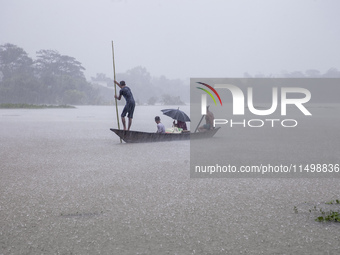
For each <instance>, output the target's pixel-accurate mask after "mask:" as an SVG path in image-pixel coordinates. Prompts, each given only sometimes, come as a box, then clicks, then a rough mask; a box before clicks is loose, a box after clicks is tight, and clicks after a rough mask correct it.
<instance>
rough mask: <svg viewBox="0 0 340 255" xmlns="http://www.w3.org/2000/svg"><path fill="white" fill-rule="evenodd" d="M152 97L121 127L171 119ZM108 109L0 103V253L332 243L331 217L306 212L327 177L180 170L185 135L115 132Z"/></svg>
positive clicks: (327, 194) (327, 191)
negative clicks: (133, 136) (2, 106)
mask: <svg viewBox="0 0 340 255" xmlns="http://www.w3.org/2000/svg"><path fill="white" fill-rule="evenodd" d="M161 109H162V107H161V106H140V107H137V108H136V112H135V118H134V122H133V123H132V129H133V130H142V131H149V132H155V131H156V124H155V122H154V116H156V115H159V116H160V117H161V120H162V122H163V124H164V125H165V126H166V127H169V126H171V124H172V120H171V119H170V118H168V117H166V116H163V115H162V114H161V111H160V110H161ZM182 110H184V111H186V112H189V106H184V107H183V109H182ZM115 118H116V113H115V109H114V107H112V106H78V107H77V108H76V109H39V110H38V109H37V110H28V109H10V110H0V123H1V125H0V134H1V136H0V144H1V147H0V157H1V161H0V169H1V181H0V197H1V198H0V221H1V222H0V226H1V227H0V254H338V253H340V241H339V225H338V224H337V223H319V222H316V221H315V218H316V217H317V216H318V212H317V211H316V210H315V208H316V209H317V210H319V209H320V208H323V207H322V206H327V205H325V202H327V201H330V200H333V199H339V197H338V195H339V192H338V191H339V188H340V185H339V181H338V179H329V178H323V179H316V178H315V179H301V178H300V179H278V178H272V179H254V178H244V179H241V178H233V179H227V178H224V179H191V178H190V172H189V165H190V142H189V141H174V142H161V143H143V144H126V143H122V144H121V143H120V141H119V138H118V137H117V136H116V135H115V134H114V133H113V132H111V131H110V130H109V128H112V127H115V125H116V119H115ZM191 128H192V129H193V128H195V125H194V123H192V124H191ZM212 139H218V134H217V135H216V137H214V138H212ZM230 156H231V157H232V155H230ZM334 206H336V205H334ZM335 209H339V208H335Z"/></svg>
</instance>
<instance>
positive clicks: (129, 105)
mask: <svg viewBox="0 0 340 255" xmlns="http://www.w3.org/2000/svg"><path fill="white" fill-rule="evenodd" d="M115 83H116V84H117V85H118V86H119V87H120V91H119V96H117V95H115V98H116V99H118V100H120V99H121V98H122V96H123V97H124V98H125V101H126V104H125V107H124V109H123V111H122V114H121V115H120V116H121V117H122V123H123V126H124V130H126V124H125V116H126V114H128V116H127V117H128V118H129V123H128V129H127V130H130V127H131V124H132V118H133V112H134V110H135V99H134V98H133V95H132V92H131V90H130V88H129V87H127V86H126V84H125V81H120V83H118V82H117V81H115Z"/></svg>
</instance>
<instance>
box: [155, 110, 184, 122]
mask: <svg viewBox="0 0 340 255" xmlns="http://www.w3.org/2000/svg"><path fill="white" fill-rule="evenodd" d="M161 111H162V112H163V114H164V115H166V116H169V117H171V118H173V119H174V120H179V121H182V122H186V121H190V118H189V117H188V115H186V114H185V113H184V112H182V111H181V110H180V109H179V108H178V109H164V110H161Z"/></svg>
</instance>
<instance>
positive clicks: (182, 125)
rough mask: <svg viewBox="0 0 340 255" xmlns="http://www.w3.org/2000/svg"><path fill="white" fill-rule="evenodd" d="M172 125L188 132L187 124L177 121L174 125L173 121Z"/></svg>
mask: <svg viewBox="0 0 340 255" xmlns="http://www.w3.org/2000/svg"><path fill="white" fill-rule="evenodd" d="M172 124H173V125H174V126H175V127H177V128H181V129H183V130H188V128H187V124H186V123H185V122H184V121H180V120H177V123H175V121H173V122H172Z"/></svg>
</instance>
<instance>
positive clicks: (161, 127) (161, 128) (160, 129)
mask: <svg viewBox="0 0 340 255" xmlns="http://www.w3.org/2000/svg"><path fill="white" fill-rule="evenodd" d="M155 122H156V123H157V131H156V133H161V134H164V133H165V127H164V125H163V123H161V118H160V117H159V116H156V117H155Z"/></svg>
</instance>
